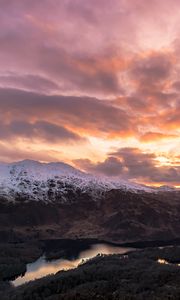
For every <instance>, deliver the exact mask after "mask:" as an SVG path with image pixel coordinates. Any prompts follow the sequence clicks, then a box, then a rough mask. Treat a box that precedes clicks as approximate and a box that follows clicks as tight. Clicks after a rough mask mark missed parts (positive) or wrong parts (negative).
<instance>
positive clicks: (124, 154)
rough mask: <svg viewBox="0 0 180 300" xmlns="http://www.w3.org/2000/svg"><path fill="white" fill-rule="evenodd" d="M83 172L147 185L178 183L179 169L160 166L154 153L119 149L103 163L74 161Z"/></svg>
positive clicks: (135, 149) (133, 149)
mask: <svg viewBox="0 0 180 300" xmlns="http://www.w3.org/2000/svg"><path fill="white" fill-rule="evenodd" d="M74 163H75V165H77V166H78V167H80V168H81V169H82V170H84V171H88V172H93V173H95V174H101V175H104V176H113V177H114V176H118V177H119V178H127V179H130V180H136V181H139V182H141V183H147V184H152V183H153V184H154V183H157V184H175V185H179V183H180V167H179V166H178V165H177V166H173V167H171V166H160V165H159V163H158V160H157V157H156V155H155V154H154V153H146V152H145V153H144V152H142V150H140V149H138V148H121V149H119V150H117V151H115V152H112V153H110V154H109V157H108V158H107V159H106V160H105V161H103V162H97V163H93V162H91V161H90V160H75V161H74Z"/></svg>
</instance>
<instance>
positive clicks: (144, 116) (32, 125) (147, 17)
mask: <svg viewBox="0 0 180 300" xmlns="http://www.w3.org/2000/svg"><path fill="white" fill-rule="evenodd" d="M179 129H180V1H179V0H151V1H147V0H41V1H38V0H0V161H2V162H11V161H18V160H22V159H34V160H39V161H43V162H49V161H64V162H67V163H70V164H71V165H74V166H75V167H77V168H79V169H82V170H84V171H87V172H90V173H95V174H100V175H106V176H118V177H119V178H121V177H122V178H127V179H130V180H133V181H137V182H141V183H146V184H150V185H157V186H159V185H164V184H165V185H175V186H180V150H179V149H180V131H179Z"/></svg>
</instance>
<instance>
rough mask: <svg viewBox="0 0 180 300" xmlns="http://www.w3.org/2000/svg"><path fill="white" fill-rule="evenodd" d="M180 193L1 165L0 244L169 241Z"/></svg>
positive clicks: (175, 233)
mask: <svg viewBox="0 0 180 300" xmlns="http://www.w3.org/2000/svg"><path fill="white" fill-rule="evenodd" d="M179 214H180V192H179V190H176V189H171V188H168V187H162V188H161V189H155V188H151V187H146V186H142V185H138V184H135V183H131V182H128V181H123V180H117V179H110V178H101V177H97V176H93V175H91V174H87V173H84V172H81V171H79V170H77V169H75V168H73V167H72V166H69V165H67V164H64V163H48V164H44V163H40V162H36V161H30V160H25V161H20V162H17V163H10V164H4V163H2V164H0V241H10V242H11V241H24V240H29V239H47V238H98V239H102V240H107V241H114V242H125V241H137V240H155V239H172V238H176V237H179V232H180V222H179Z"/></svg>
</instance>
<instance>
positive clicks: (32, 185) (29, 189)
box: [0, 160, 154, 202]
mask: <svg viewBox="0 0 180 300" xmlns="http://www.w3.org/2000/svg"><path fill="white" fill-rule="evenodd" d="M112 189H122V190H130V191H133V192H141V191H145V192H154V189H153V188H150V187H146V186H143V185H138V184H135V183H132V182H128V181H123V180H118V179H114V180H113V179H110V178H102V177H97V176H93V175H91V174H87V173H84V172H82V171H80V170H77V169H75V168H74V167H72V166H70V165H68V164H65V163H62V162H57V163H40V162H37V161H33V160H24V161H20V162H15V163H9V164H7V163H1V164H0V197H1V198H2V197H3V198H6V199H8V200H15V199H18V198H22V197H23V198H24V199H26V200H37V201H38V200H44V201H48V202H49V201H54V200H59V201H61V202H65V201H66V200H67V194H68V193H69V192H70V191H71V193H72V197H73V194H77V193H79V192H81V193H88V194H90V195H91V196H93V198H94V199H95V200H96V199H97V198H98V197H100V196H102V194H103V192H104V191H108V190H112Z"/></svg>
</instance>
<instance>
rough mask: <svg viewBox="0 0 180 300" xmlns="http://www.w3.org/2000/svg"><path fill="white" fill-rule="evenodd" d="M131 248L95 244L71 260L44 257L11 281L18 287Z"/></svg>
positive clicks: (29, 265) (28, 266)
mask: <svg viewBox="0 0 180 300" xmlns="http://www.w3.org/2000/svg"><path fill="white" fill-rule="evenodd" d="M132 250H133V248H125V247H118V246H115V245H111V244H106V243H96V244H93V245H90V246H87V249H85V250H84V249H83V250H82V251H79V253H78V255H77V254H76V255H75V256H74V257H72V258H69V257H68V258H66V257H63V258H59V259H55V260H51V261H47V260H46V257H45V255H43V256H41V257H40V258H39V259H37V260H36V261H35V262H33V263H30V264H27V271H26V273H25V274H24V276H19V277H17V278H16V279H15V280H13V281H12V284H13V285H14V286H19V285H21V284H23V283H26V282H28V281H31V280H35V279H38V278H41V277H44V276H47V275H49V274H55V273H57V272H58V271H61V270H69V269H73V268H76V267H77V266H78V265H79V264H81V263H82V262H84V261H86V260H88V259H90V258H93V257H95V256H97V255H98V254H125V253H127V252H129V251H132Z"/></svg>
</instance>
